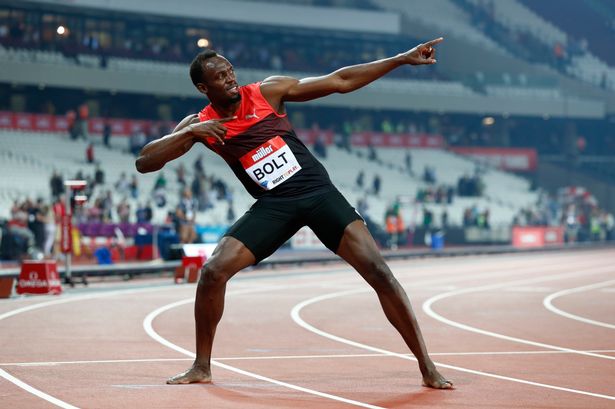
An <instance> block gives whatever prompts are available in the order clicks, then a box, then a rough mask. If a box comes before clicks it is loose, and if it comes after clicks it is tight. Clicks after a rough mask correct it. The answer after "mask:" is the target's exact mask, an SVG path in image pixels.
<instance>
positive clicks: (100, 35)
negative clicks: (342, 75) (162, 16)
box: [0, 10, 441, 78]
mask: <svg viewBox="0 0 615 409" xmlns="http://www.w3.org/2000/svg"><path fill="white" fill-rule="evenodd" d="M8 16H9V17H8V18H5V19H1V18H0V44H3V45H5V46H10V47H18V48H35V49H42V50H49V51H58V52H61V53H62V54H63V55H64V56H65V57H68V58H74V59H75V62H76V63H79V62H80V60H79V59H78V58H77V56H78V55H79V54H92V55H96V56H99V57H101V58H100V66H101V68H106V67H107V66H108V58H109V57H124V58H132V59H147V60H159V61H168V62H180V63H188V62H189V61H191V60H192V58H194V56H195V55H196V54H197V53H198V52H199V51H201V50H202V48H204V47H209V48H213V49H215V50H216V51H218V52H220V53H221V54H224V55H225V56H226V57H227V58H228V59H229V60H230V61H231V62H232V63H233V64H235V65H236V66H238V67H241V68H255V69H271V70H275V71H301V72H321V73H323V72H329V71H333V70H336V69H338V68H340V67H342V66H345V65H352V64H357V63H360V62H367V61H372V60H375V59H379V58H384V57H389V56H392V55H396V54H397V53H399V52H402V51H405V50H407V49H408V47H409V45H412V44H418V43H419V42H420V41H418V40H417V39H414V38H406V37H403V36H390V35H389V36H385V35H381V36H377V35H362V36H360V38H356V37H346V36H343V35H340V34H336V33H333V32H330V33H326V32H319V31H309V30H307V31H305V32H303V31H297V30H293V29H284V28H279V29H276V30H275V31H273V30H271V31H269V30H262V29H257V28H253V27H251V26H243V27H241V28H235V27H232V26H228V25H224V24H221V23H216V22H209V23H208V24H207V28H202V27H203V25H202V24H190V23H189V22H178V23H177V24H173V25H170V24H167V22H166V21H156V20H154V19H152V20H151V21H143V20H139V21H136V20H132V19H129V18H128V17H106V18H105V17H102V18H96V19H94V18H91V17H89V16H85V15H84V16H70V15H62V14H58V13H52V12H49V13H46V14H45V17H43V14H42V13H41V12H38V11H25V10H24V11H21V10H20V11H14V12H12V13H11V14H9V15H8ZM60 24H63V27H64V26H65V29H66V31H65V32H64V34H62V35H60V34H58V33H57V27H58V25H60ZM182 24H184V25H182ZM86 27H87V28H86ZM280 30H281V31H282V33H280V32H279V31H280ZM199 40H200V43H199ZM315 44H318V46H315ZM392 75H394V76H410V75H411V76H412V77H417V76H419V77H422V78H440V77H441V75H440V74H438V71H437V69H436V68H435V66H434V67H429V68H427V69H420V70H413V71H412V72H410V71H409V70H397V71H395V72H394V73H392Z"/></svg>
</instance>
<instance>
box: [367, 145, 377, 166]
mask: <svg viewBox="0 0 615 409" xmlns="http://www.w3.org/2000/svg"><path fill="white" fill-rule="evenodd" d="M367 159H368V160H371V161H372V162H375V161H377V160H378V154H377V153H376V148H374V146H373V145H372V144H371V143H368V144H367Z"/></svg>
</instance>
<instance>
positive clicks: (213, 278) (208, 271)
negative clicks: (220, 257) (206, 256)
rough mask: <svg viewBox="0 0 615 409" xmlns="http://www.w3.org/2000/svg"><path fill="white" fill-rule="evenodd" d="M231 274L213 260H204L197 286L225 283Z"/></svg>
mask: <svg viewBox="0 0 615 409" xmlns="http://www.w3.org/2000/svg"><path fill="white" fill-rule="evenodd" d="M231 276H232V272H230V271H227V269H225V268H224V266H223V265H221V264H220V263H216V262H215V261H214V260H211V261H208V262H206V263H205V265H204V266H203V268H202V269H201V278H200V279H199V286H201V287H203V286H205V287H220V286H223V285H225V284H226V282H227V281H228V280H229V279H230V278H231Z"/></svg>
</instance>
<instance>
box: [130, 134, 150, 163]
mask: <svg viewBox="0 0 615 409" xmlns="http://www.w3.org/2000/svg"><path fill="white" fill-rule="evenodd" d="M145 142H146V136H145V133H144V132H143V131H142V130H140V129H138V130H135V131H134V132H133V133H132V134H131V135H130V140H129V149H130V153H132V154H133V155H135V156H137V155H138V154H139V152H140V151H141V148H143V146H145Z"/></svg>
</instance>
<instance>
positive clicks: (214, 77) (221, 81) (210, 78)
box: [190, 50, 241, 105]
mask: <svg viewBox="0 0 615 409" xmlns="http://www.w3.org/2000/svg"><path fill="white" fill-rule="evenodd" d="M190 78H191V79H192V83H193V84H194V86H195V87H196V88H197V89H198V90H199V91H200V92H201V93H203V94H205V95H207V97H208V98H209V100H210V101H211V102H212V103H214V104H220V105H228V104H232V103H235V102H238V101H239V100H241V94H240V93H239V85H238V84H237V79H236V78H235V71H234V70H233V66H232V65H231V63H230V62H228V60H227V59H226V58H224V57H223V56H221V55H218V53H216V52H215V51H214V50H205V51H202V52H200V53H199V54H198V55H197V56H196V57H195V58H194V60H193V61H192V64H190Z"/></svg>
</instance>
